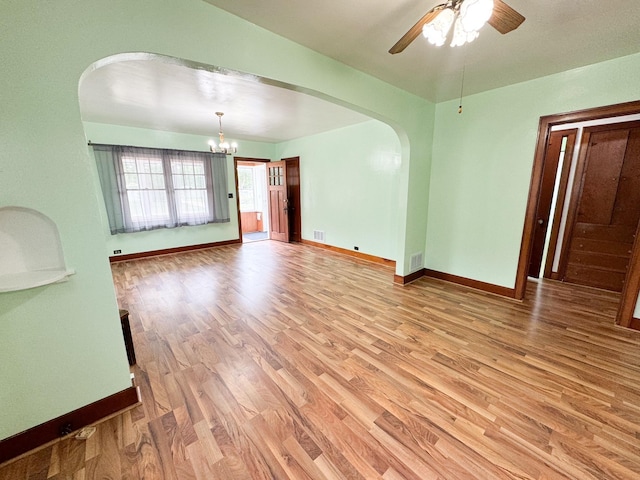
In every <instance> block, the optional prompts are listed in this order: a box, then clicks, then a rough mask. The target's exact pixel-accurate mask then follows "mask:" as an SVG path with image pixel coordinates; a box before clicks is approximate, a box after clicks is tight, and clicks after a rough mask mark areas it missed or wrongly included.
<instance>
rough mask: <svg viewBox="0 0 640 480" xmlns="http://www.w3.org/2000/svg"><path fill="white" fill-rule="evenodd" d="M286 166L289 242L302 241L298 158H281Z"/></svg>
mask: <svg viewBox="0 0 640 480" xmlns="http://www.w3.org/2000/svg"><path fill="white" fill-rule="evenodd" d="M282 161H283V162H285V165H286V179H285V182H286V184H287V198H288V200H289V203H288V205H287V207H288V208H287V214H288V216H289V240H290V241H292V242H301V241H302V213H301V210H300V157H292V158H283V159H282Z"/></svg>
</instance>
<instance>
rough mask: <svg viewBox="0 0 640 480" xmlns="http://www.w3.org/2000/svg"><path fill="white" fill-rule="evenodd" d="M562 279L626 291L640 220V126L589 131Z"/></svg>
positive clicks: (632, 123) (586, 131)
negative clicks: (625, 284)
mask: <svg viewBox="0 0 640 480" xmlns="http://www.w3.org/2000/svg"><path fill="white" fill-rule="evenodd" d="M583 148H584V156H582V155H581V160H582V162H581V170H582V171H581V174H580V175H576V182H575V183H574V189H573V192H574V194H573V198H572V204H573V206H574V208H572V210H573V212H574V214H573V215H574V219H573V221H572V224H573V228H572V230H571V232H570V233H569V237H568V241H567V242H565V245H567V246H568V251H567V252H566V254H565V258H566V259H565V262H564V265H563V277H562V279H563V280H564V281H566V282H571V283H578V284H582V285H589V286H592V287H598V288H604V289H607V290H613V291H618V292H620V291H622V288H623V286H624V281H625V277H626V275H627V270H628V264H629V258H630V255H631V251H632V249H633V243H634V237H635V232H636V228H637V226H638V220H639V219H640V122H628V123H620V124H613V125H604V126H599V127H591V128H586V129H585V130H584V140H583Z"/></svg>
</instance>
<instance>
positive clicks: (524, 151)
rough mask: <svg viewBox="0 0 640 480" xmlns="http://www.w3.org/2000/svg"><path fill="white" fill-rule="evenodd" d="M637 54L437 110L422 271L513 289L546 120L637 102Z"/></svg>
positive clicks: (639, 58)
mask: <svg viewBox="0 0 640 480" xmlns="http://www.w3.org/2000/svg"><path fill="white" fill-rule="evenodd" d="M639 78H640V54H636V55H631V56H628V57H623V58H619V59H616V60H612V61H608V62H604V63H599V64H596V65H591V66H588V67H584V68H579V69H576V70H570V71H566V72H563V73H560V74H557V75H552V76H548V77H544V78H540V79H537V80H533V81H529V82H525V83H520V84H516V85H511V86H508V87H504V88H500V89H497V90H492V91H488V92H484V93H480V94H477V95H473V96H469V97H465V98H464V100H463V103H464V112H463V113H462V114H458V113H457V111H458V101H457V100H456V101H450V102H443V103H439V104H438V105H437V107H436V115H435V133H434V144H433V162H432V167H431V184H430V187H429V191H430V196H429V207H428V225H427V235H426V247H425V249H426V258H425V263H426V266H427V268H431V269H434V270H438V271H442V272H446V273H451V274H455V275H459V276H462V277H467V278H471V279H474V280H481V281H484V282H488V283H492V284H496V285H501V286H505V287H513V286H514V285H515V276H516V270H517V263H518V255H519V252H520V242H521V240H522V228H523V224H524V216H525V208H526V203H527V196H528V192H529V182H530V179H531V168H532V165H533V156H534V150H535V143H536V137H537V132H538V122H539V118H540V117H541V116H543V115H552V114H556V113H562V112H568V111H573V110H581V109H586V108H592V107H598V106H602V105H610V104H615V103H621V102H627V101H631V100H638V99H639V98H640V82H639V81H638V79H639Z"/></svg>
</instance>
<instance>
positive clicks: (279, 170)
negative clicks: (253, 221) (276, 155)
mask: <svg viewBox="0 0 640 480" xmlns="http://www.w3.org/2000/svg"><path fill="white" fill-rule="evenodd" d="M267 193H268V195H269V220H270V221H269V236H270V237H271V240H278V241H281V242H288V241H289V215H288V206H289V201H288V198H287V169H286V162H283V161H280V162H269V163H268V164H267Z"/></svg>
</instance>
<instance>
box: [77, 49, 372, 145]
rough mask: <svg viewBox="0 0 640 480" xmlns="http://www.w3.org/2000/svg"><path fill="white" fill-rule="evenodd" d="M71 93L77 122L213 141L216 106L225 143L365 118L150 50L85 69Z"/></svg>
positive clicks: (286, 136) (275, 138)
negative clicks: (76, 106) (143, 55)
mask: <svg viewBox="0 0 640 480" xmlns="http://www.w3.org/2000/svg"><path fill="white" fill-rule="evenodd" d="M126 57H127V56H125V58H126ZM134 58H135V57H134ZM79 97H80V111H81V115H82V119H83V120H84V121H88V122H96V123H107V124H115V125H125V126H129V127H138V128H150V129H153V130H166V131H170V132H178V133H189V134H194V135H205V136H210V137H211V138H212V139H215V140H217V134H218V130H219V124H218V117H217V116H216V115H215V112H218V111H221V112H223V113H224V115H223V117H222V129H223V131H224V133H225V137H226V138H227V139H228V140H229V141H231V140H252V141H258V142H267V143H277V142H282V141H285V140H291V139H294V138H301V137H305V136H308V135H313V134H316V133H320V132H326V131H329V130H333V129H336V128H341V127H346V126H349V125H353V124H357V123H361V122H364V121H367V120H370V118H369V117H367V116H365V115H361V114H360V113H357V112H354V111H353V110H349V109H347V108H344V107H341V106H339V105H335V104H333V103H330V102H327V101H325V100H321V99H319V98H316V97H313V96H311V95H307V94H304V93H300V92H297V91H293V90H290V89H288V88H285V87H283V86H277V85H269V84H266V83H264V82H259V81H256V79H255V78H254V77H252V76H248V75H247V76H241V75H228V74H224V73H220V72H216V71H209V70H206V69H203V68H201V66H200V65H190V64H188V63H187V62H183V63H180V62H176V61H175V60H173V59H169V58H164V57H160V56H153V55H149V56H146V58H145V59H126V60H124V61H119V62H113V63H108V64H106V65H103V66H101V67H99V68H96V69H94V70H92V71H91V72H89V73H87V74H85V76H84V77H83V79H82V82H81V83H80V89H79ZM240 149H241V148H240Z"/></svg>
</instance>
